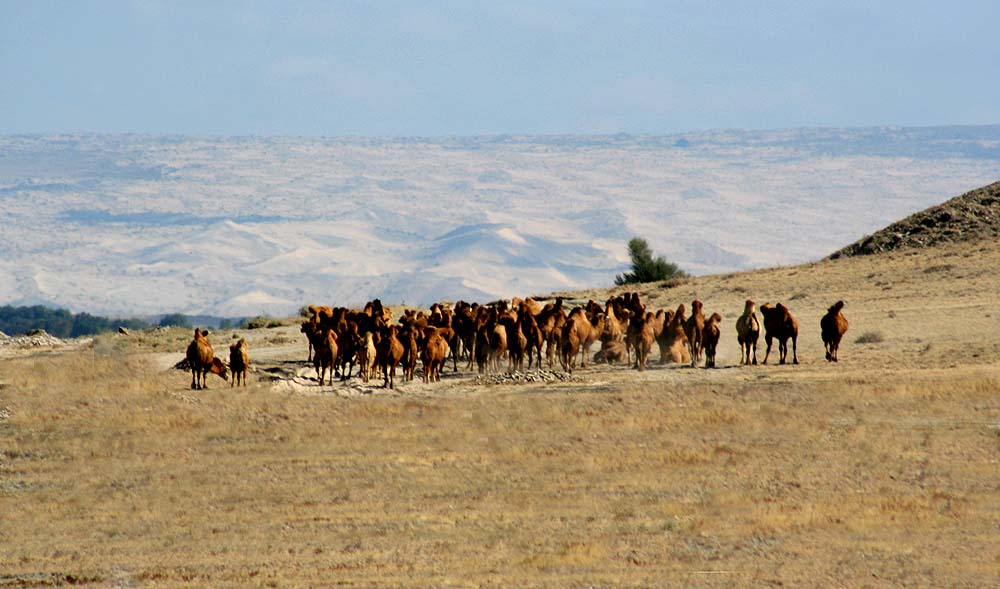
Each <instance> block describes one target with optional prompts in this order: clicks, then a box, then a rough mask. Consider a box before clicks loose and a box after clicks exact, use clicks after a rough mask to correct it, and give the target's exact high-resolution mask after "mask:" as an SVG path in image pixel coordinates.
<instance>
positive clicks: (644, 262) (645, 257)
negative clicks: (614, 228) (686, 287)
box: [615, 237, 687, 286]
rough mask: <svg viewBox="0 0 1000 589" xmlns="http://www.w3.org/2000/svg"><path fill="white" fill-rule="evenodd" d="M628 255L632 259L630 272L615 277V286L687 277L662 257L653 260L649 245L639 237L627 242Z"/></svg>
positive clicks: (675, 265)
mask: <svg viewBox="0 0 1000 589" xmlns="http://www.w3.org/2000/svg"><path fill="white" fill-rule="evenodd" d="M628 255H629V257H630V258H632V271H631V272H626V273H624V274H619V275H617V276H615V284H616V285H618V286H622V285H624V284H636V283H640V282H656V281H658V280H669V279H671V278H684V277H685V276H687V273H686V272H684V271H683V270H681V269H680V267H678V266H677V264H674V263H672V262H668V261H666V260H665V259H663V256H656V257H655V258H654V257H653V250H651V249H650V248H649V243H647V242H646V240H645V239H643V238H641V237H633V238H632V239H630V240H629V242H628Z"/></svg>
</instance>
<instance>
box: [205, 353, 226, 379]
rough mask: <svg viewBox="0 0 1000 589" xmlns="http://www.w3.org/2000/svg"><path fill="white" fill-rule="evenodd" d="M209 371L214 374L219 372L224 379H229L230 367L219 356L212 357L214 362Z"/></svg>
mask: <svg viewBox="0 0 1000 589" xmlns="http://www.w3.org/2000/svg"><path fill="white" fill-rule="evenodd" d="M208 371H209V372H211V373H212V374H218V375H219V376H221V377H222V380H229V368H228V367H227V366H226V363H225V362H223V361H222V360H221V359H219V358H212V363H211V364H210V365H209V367H208Z"/></svg>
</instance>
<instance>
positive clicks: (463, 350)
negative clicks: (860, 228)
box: [187, 293, 848, 388]
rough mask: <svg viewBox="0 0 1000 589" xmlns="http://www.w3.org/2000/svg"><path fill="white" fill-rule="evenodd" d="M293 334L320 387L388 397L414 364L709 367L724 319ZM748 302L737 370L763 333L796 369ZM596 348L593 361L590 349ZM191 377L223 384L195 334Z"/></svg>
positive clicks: (578, 313)
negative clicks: (349, 383) (358, 385)
mask: <svg viewBox="0 0 1000 589" xmlns="http://www.w3.org/2000/svg"><path fill="white" fill-rule="evenodd" d="M843 308H844V302H843V301H837V303H835V304H834V305H833V306H831V307H830V308H829V310H828V311H827V313H826V315H824V317H823V318H822V320H821V321H820V332H821V335H822V338H823V344H824V347H825V349H826V359H827V360H829V361H831V362H837V361H838V351H839V347H840V341H841V339H842V338H843V336H844V333H845V332H846V331H847V327H848V323H847V319H846V318H844V315H843V313H842V311H843ZM307 312H308V319H307V320H305V321H303V322H302V324H301V328H300V330H301V332H302V333H303V334H304V335H305V336H306V339H307V341H308V345H309V348H308V357H307V361H308V362H311V363H312V365H313V367H314V369H315V370H316V376H317V378H318V380H319V383H320V384H321V385H322V384H323V383H324V382H329V383H330V384H331V385H332V384H333V380H334V378H335V377H337V378H339V379H340V380H341V381H345V380H348V379H350V378H351V377H352V374H353V372H354V366H355V364H356V365H357V366H358V372H357V376H358V377H359V378H360V379H361V380H362V382H366V383H367V382H369V380H370V379H371V378H373V377H375V378H378V377H379V376H381V378H382V379H383V386H386V387H389V388H394V386H395V378H396V369H397V367H398V368H399V369H400V371H401V377H402V378H403V379H404V380H407V381H408V380H413V378H414V375H415V372H416V366H417V361H418V360H419V361H420V363H421V364H422V366H423V371H422V372H423V381H424V382H435V381H439V380H440V379H441V370H442V369H443V368H444V366H446V365H447V363H448V361H449V360H450V361H451V368H452V370H453V371H455V372H458V371H459V363H460V362H461V363H462V364H463V365H464V366H465V368H466V369H467V370H473V369H474V370H478V372H479V373H480V374H482V373H485V372H499V371H501V370H503V369H504V367H503V363H504V361H506V370H508V371H515V370H516V371H522V370H525V362H527V369H531V368H532V366H534V367H536V368H539V369H540V368H542V365H543V358H544V362H545V363H547V365H548V367H549V368H554V367H556V365H557V364H558V366H559V367H561V368H562V369H563V370H565V371H567V372H570V373H571V372H573V370H575V369H576V368H577V366H580V367H583V366H585V365H586V362H587V359H588V357H590V358H592V361H593V362H596V363H608V364H616V363H623V364H625V365H627V366H630V367H631V368H634V369H636V370H640V371H641V370H645V369H646V368H647V367H648V365H649V362H650V358H651V355H652V351H653V344H654V343H655V344H656V347H657V348H658V350H659V363H660V364H669V363H679V364H690V365H691V366H698V365H699V364H700V363H701V362H704V366H705V367H706V368H714V367H715V366H716V349H717V347H718V344H719V340H720V338H721V336H722V329H721V323H722V322H723V318H722V315H720V314H719V313H712V314H711V315H710V316H708V317H707V318H706V316H705V311H704V306H703V304H702V302H701V301H699V300H697V299H696V300H694V301H692V302H691V314H690V316H688V315H687V308H686V307H685V305H684V304H681V305H679V306H678V307H677V308H676V309H675V310H671V309H660V310H657V311H656V312H655V313H654V312H653V311H650V310H647V309H646V306H645V305H644V304H643V303H642V302H641V300H640V297H639V295H638V294H637V293H625V294H623V295H619V296H617V297H613V298H611V299H608V300H607V301H606V302H605V303H604V305H601V304H599V303H597V302H595V301H589V302H588V303H587V304H586V305H582V306H577V307H574V308H572V309H571V310H569V311H568V312H567V310H566V308H565V307H564V304H563V299H561V298H557V299H556V300H555V302H551V303H547V304H545V305H542V304H540V303H539V302H538V301H535V300H533V299H532V298H530V297H529V298H527V299H513V300H512V301H506V300H505V301H498V302H495V303H491V304H488V305H479V304H477V303H471V304H470V303H466V302H464V301H459V302H458V303H455V304H454V305H453V306H452V305H446V304H434V305H432V306H431V308H430V311H429V312H427V313H425V312H423V311H414V310H407V311H405V312H404V313H403V314H402V316H401V317H399V318H398V320H394V318H393V315H392V313H391V311H390V310H389V309H388V308H387V307H385V306H383V305H382V303H381V301H379V300H378V299H375V300H374V301H371V302H369V303H368V304H367V305H365V307H364V308H363V309H361V310H356V309H347V308H344V307H336V308H334V307H326V306H310V307H308V308H307ZM760 315H761V319H758V317H757V305H756V304H755V303H754V302H753V301H751V300H747V301H746V304H745V306H744V309H743V314H742V315H740V317H739V318H738V319H737V320H736V335H737V340H738V341H739V344H740V365H756V364H757V342H758V340H759V338H760V335H761V331H762V328H763V332H764V340H765V342H766V344H767V349H766V351H765V353H764V360H763V364H767V361H768V359H769V358H770V355H771V347H772V344H773V342H774V340H777V342H778V363H779V364H785V362H786V360H787V355H788V341H789V340H791V344H792V359H791V362H792V364H798V363H799V360H798V353H797V340H798V334H799V325H798V321H796V319H795V317H794V316H793V315H792V313H791V312H790V311H789V310H788V308H787V307H785V306H784V305H783V304H781V303H777V304H775V305H773V306H772V305H771V304H764V305H761V306H760ZM598 342H599V343H600V349H599V350H598V351H597V352H596V353H594V354H593V356H591V353H590V349H591V348H592V346H594V344H597V343H598ZM187 360H188V365H189V367H190V369H191V371H192V379H191V388H203V387H205V386H206V383H205V376H206V375H207V374H208V373H209V372H212V373H215V374H218V375H219V376H221V377H222V378H224V379H226V378H227V366H226V365H225V363H224V362H222V361H221V360H220V359H218V358H215V357H214V354H213V351H212V347H211V344H210V343H209V342H208V339H207V337H206V335H205V333H203V332H202V331H201V330H199V329H196V330H195V333H194V339H193V340H192V341H191V344H190V345H189V346H188V350H187ZM249 362H250V360H249V351H248V348H247V343H246V340H245V339H240V340H239V341H238V342H237V343H235V344H232V345H231V346H230V361H229V366H228V369H229V371H231V372H232V382H231V385H230V386H236V385H239V384H241V383H242V384H243V385H244V386H245V385H246V371H247V367H248V366H249Z"/></svg>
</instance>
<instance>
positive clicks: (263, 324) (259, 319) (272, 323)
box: [246, 315, 281, 329]
mask: <svg viewBox="0 0 1000 589" xmlns="http://www.w3.org/2000/svg"><path fill="white" fill-rule="evenodd" d="M271 327H281V321H279V320H277V319H274V318H273V317H268V316H267V315H258V316H256V317H253V318H251V319H247V321H246V328H247V329H269V328H271Z"/></svg>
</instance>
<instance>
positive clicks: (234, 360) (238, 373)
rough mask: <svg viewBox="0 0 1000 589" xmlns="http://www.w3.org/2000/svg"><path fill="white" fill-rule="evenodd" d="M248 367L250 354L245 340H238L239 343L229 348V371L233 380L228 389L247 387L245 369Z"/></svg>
mask: <svg viewBox="0 0 1000 589" xmlns="http://www.w3.org/2000/svg"><path fill="white" fill-rule="evenodd" d="M249 367H250V354H249V353H248V350H247V340H246V339H245V338H242V337H241V338H240V341H238V342H236V343H235V344H231V345H230V346H229V369H230V370H231V371H232V373H233V380H232V382H231V383H230V384H229V386H230V387H234V386H236V385H239V384H240V383H241V382H242V383H243V386H247V368H249Z"/></svg>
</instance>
